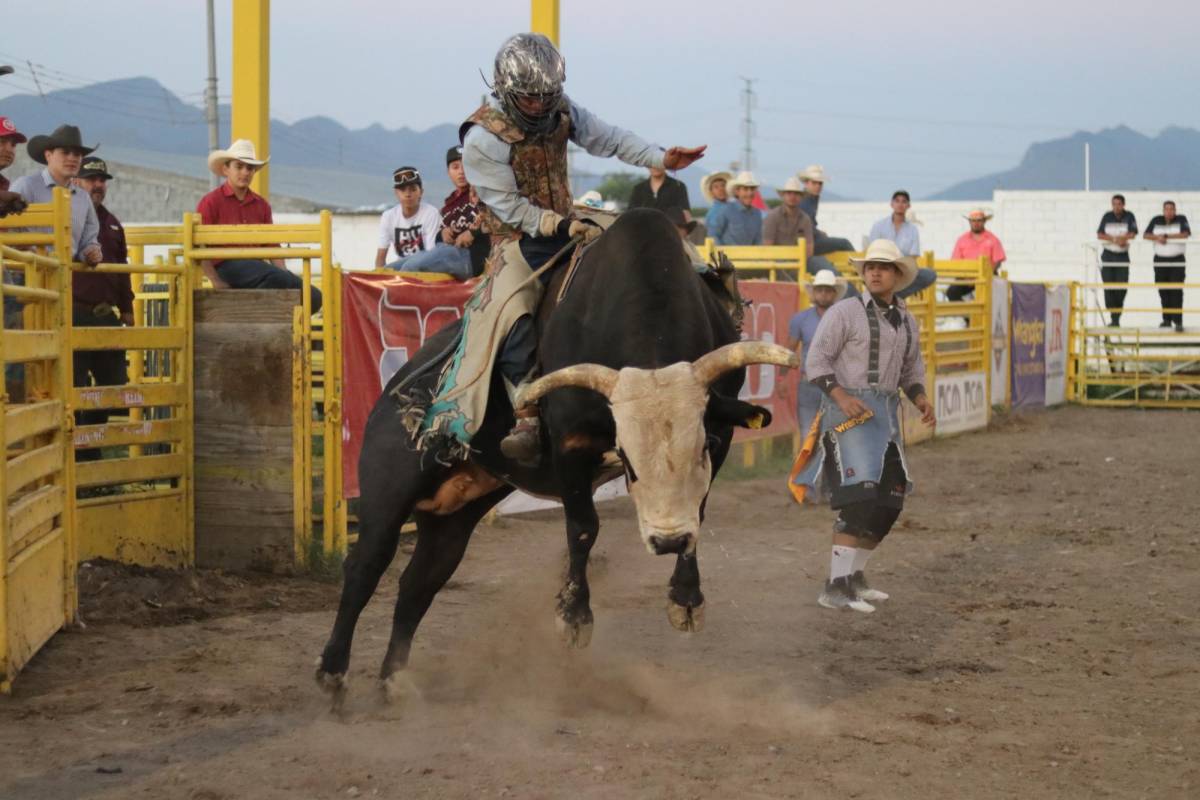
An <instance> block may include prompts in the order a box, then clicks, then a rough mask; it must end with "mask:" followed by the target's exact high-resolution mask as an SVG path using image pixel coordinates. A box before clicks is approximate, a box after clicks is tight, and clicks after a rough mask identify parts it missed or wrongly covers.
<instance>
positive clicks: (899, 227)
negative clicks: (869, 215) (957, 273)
mask: <svg viewBox="0 0 1200 800" xmlns="http://www.w3.org/2000/svg"><path fill="white" fill-rule="evenodd" d="M911 206H912V198H911V197H909V194H908V192H907V191H905V190H904V189H897V190H896V191H895V192H893V193H892V213H891V215H890V216H887V217H884V218H883V219H881V220H879V221H878V222H876V223H875V224H874V225H872V226H871V234H870V236H869V237H868V238H870V240H871V241H872V242H874V241H878V240H879V239H887V240H888V241H889V242H892V243H893V244H894V245H896V247H897V248H898V249H899V250H900V254H901V255H905V256H910V257H912V258H920V257H921V232H920V231H919V230H917V226H916V225H915V224H913V223H912V222H910V221H909V220H908V211H909V209H910V208H911ZM936 281H937V273H936V272H934V271H933V270H931V269H926V268H925V267H922V268H921V269H919V270H917V277H916V280H914V281H913V282H912V284H910V285H909V286H908V287H907V288H905V289H904V290H903V291H899V292H896V296H897V297H900V298H905V297H911V296H912V295H914V294H916V293H917V292H920V291H921V290H922V289H925V288H927V287H929V286H932V285H933V284H934V283H935V282H936Z"/></svg>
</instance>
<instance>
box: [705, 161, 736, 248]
mask: <svg viewBox="0 0 1200 800" xmlns="http://www.w3.org/2000/svg"><path fill="white" fill-rule="evenodd" d="M732 177H733V176H732V175H730V174H729V173H728V172H710V173H709V174H707V175H705V176H704V177H703V178H701V179H700V194H702V195H704V199H705V200H707V201H708V202H709V207H708V214H707V215H706V216H705V217H704V226H705V228H707V229H708V232H709V235H710V236H711V235H712V231H713V229H714V228H716V226H717V220H718V219H719V218H720V216H721V214H723V213H724V212H725V209H726V208H728V207H729V193H728V191H727V184H728V182H729V180H730V179H731V178H732Z"/></svg>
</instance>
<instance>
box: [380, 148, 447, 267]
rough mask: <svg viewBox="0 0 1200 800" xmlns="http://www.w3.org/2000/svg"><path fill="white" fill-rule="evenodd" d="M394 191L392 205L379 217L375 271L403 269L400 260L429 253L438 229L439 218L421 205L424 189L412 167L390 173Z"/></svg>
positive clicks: (440, 222) (423, 204)
mask: <svg viewBox="0 0 1200 800" xmlns="http://www.w3.org/2000/svg"><path fill="white" fill-rule="evenodd" d="M392 182H393V185H394V186H395V190H396V199H397V200H399V201H400V202H398V203H397V204H396V205H395V206H393V207H392V208H389V209H388V210H387V211H385V212H383V216H381V217H380V218H379V249H378V250H376V251H375V269H383V268H384V266H385V265H386V266H387V268H388V269H401V270H402V269H404V259H405V258H406V257H407V256H411V255H414V254H416V253H422V252H425V251H427V250H432V249H433V248H434V247H435V246H436V245H437V241H438V233H439V232H440V231H441V229H442V215H441V214H440V213H439V212H438V210H437V209H436V208H434V207H433V206H431V205H429V204H428V203H423V202H421V198H422V196H423V194H424V189H423V187H422V184H421V173H420V172H418V171H417V168H416V167H400V168H399V169H397V170H396V171H395V172H393V173H392Z"/></svg>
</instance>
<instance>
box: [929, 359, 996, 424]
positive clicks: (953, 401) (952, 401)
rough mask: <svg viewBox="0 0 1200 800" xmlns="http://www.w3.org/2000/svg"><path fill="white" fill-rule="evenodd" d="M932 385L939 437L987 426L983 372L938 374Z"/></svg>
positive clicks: (984, 375) (985, 376)
mask: <svg viewBox="0 0 1200 800" xmlns="http://www.w3.org/2000/svg"><path fill="white" fill-rule="evenodd" d="M935 386H936V391H935V394H936V395H937V397H936V398H935V400H934V411H935V412H936V413H937V435H938V436H949V435H951V434H954V433H962V432H963V431H973V430H976V429H977V428H986V427H987V421H988V400H989V398H988V394H987V375H986V374H985V373H983V372H957V373H951V374H949V375H938V376H937V382H936V384H935Z"/></svg>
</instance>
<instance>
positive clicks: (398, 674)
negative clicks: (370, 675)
mask: <svg viewBox="0 0 1200 800" xmlns="http://www.w3.org/2000/svg"><path fill="white" fill-rule="evenodd" d="M379 686H380V688H381V689H382V690H383V699H384V702H386V703H387V704H388V705H391V706H400V705H404V704H405V703H408V702H410V701H413V700H420V699H421V690H420V689H418V688H417V684H416V683H415V682H414V681H413V679H412V676H411V675H409V674H408V670H406V669H398V670H396V671H395V672H393V673H392V674H391V675H388V676H387V677H386V678H383V679H382V680H381V681H380V682H379Z"/></svg>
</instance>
